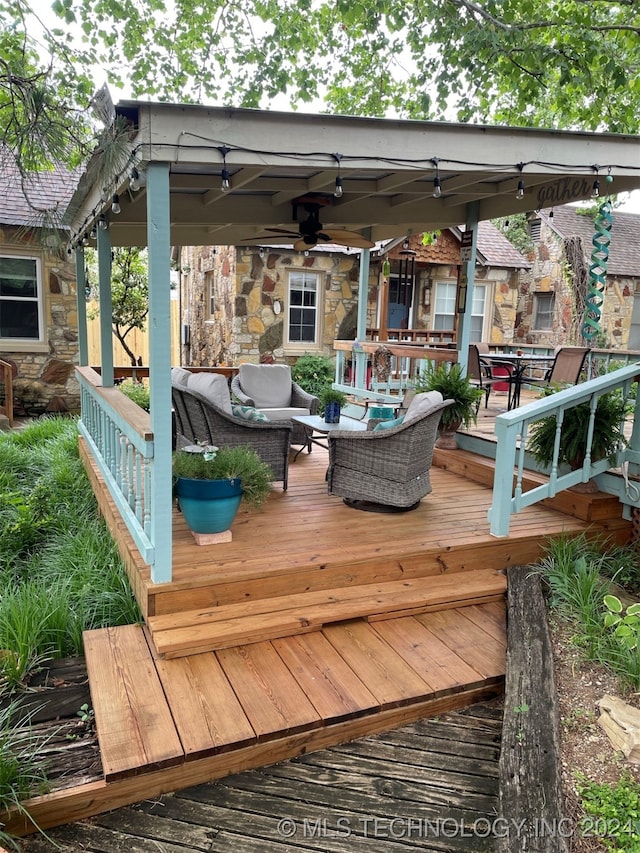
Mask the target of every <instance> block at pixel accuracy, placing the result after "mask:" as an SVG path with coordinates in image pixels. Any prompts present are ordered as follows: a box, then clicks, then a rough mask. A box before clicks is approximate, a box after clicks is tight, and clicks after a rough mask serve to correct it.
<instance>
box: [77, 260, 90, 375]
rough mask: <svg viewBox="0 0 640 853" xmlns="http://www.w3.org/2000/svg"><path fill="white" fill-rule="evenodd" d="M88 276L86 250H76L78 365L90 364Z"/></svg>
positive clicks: (85, 365)
mask: <svg viewBox="0 0 640 853" xmlns="http://www.w3.org/2000/svg"><path fill="white" fill-rule="evenodd" d="M86 287H87V276H86V273H85V269H84V249H83V248H82V246H78V248H77V249H76V305H77V309H78V364H79V365H80V367H87V366H88V364H89V339H88V335H87V295H86Z"/></svg>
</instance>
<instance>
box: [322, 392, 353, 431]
mask: <svg viewBox="0 0 640 853" xmlns="http://www.w3.org/2000/svg"><path fill="white" fill-rule="evenodd" d="M346 402H347V395H346V394H344V393H343V392H342V391H337V390H336V389H335V388H325V389H324V390H323V391H321V392H320V396H319V397H318V408H319V410H320V411H321V412H324V419H325V422H326V423H328V424H339V423H340V411H341V409H342V407H343V406H344V405H346Z"/></svg>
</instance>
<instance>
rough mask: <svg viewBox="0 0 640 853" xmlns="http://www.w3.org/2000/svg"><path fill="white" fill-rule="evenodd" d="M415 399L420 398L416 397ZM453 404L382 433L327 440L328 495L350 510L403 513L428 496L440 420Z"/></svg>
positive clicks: (347, 434)
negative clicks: (341, 500) (350, 507)
mask: <svg viewBox="0 0 640 853" xmlns="http://www.w3.org/2000/svg"><path fill="white" fill-rule="evenodd" d="M418 396H420V395H418ZM453 402H454V401H453V400H444V401H443V402H442V403H440V404H439V405H437V406H435V407H434V408H431V409H430V410H429V411H427V412H425V414H423V415H420V416H418V417H416V418H413V419H409V418H410V415H408V416H407V418H405V420H404V421H403V422H402V423H401V424H399V425H397V426H391V427H390V428H387V429H380V430H379V429H374V430H367V431H364V432H342V431H340V430H336V431H335V432H332V433H330V434H329V436H328V441H329V470H328V472H327V481H328V488H329V494H330V495H340V497H342V498H343V499H344V502H345V503H346V504H348V505H349V506H352V507H355V508H356V509H365V510H369V511H373V512H405V511H407V510H411V509H415V508H416V507H417V506H418V504H419V503H420V500H421V498H423V497H425V495H428V494H429V493H430V492H431V482H430V479H429V469H430V468H431V460H432V458H433V447H434V444H435V441H436V438H437V435H438V424H439V423H440V416H441V415H442V412H443V410H444V409H445V408H447V406H452V405H453Z"/></svg>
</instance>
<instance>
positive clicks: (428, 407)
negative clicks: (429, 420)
mask: <svg viewBox="0 0 640 853" xmlns="http://www.w3.org/2000/svg"><path fill="white" fill-rule="evenodd" d="M442 400H443V397H442V394H441V393H440V392H439V391H425V392H424V393H423V394H416V396H415V397H414V398H413V400H412V401H411V402H410V403H409V408H408V409H407V413H406V415H405V416H404V422H405V423H407V422H408V421H413V420H415V419H416V418H421V417H422V416H423V415H428V414H429V412H431V411H432V410H433V409H437V408H438V406H440V405H441V404H442Z"/></svg>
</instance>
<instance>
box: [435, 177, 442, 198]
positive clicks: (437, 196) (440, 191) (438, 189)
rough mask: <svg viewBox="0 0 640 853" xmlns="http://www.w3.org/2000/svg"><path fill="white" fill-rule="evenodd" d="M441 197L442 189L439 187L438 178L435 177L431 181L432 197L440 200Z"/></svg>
mask: <svg viewBox="0 0 640 853" xmlns="http://www.w3.org/2000/svg"><path fill="white" fill-rule="evenodd" d="M441 195H442V187H441V185H440V176H439V175H436V176H435V178H434V179H433V197H434V198H440V196H441Z"/></svg>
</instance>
